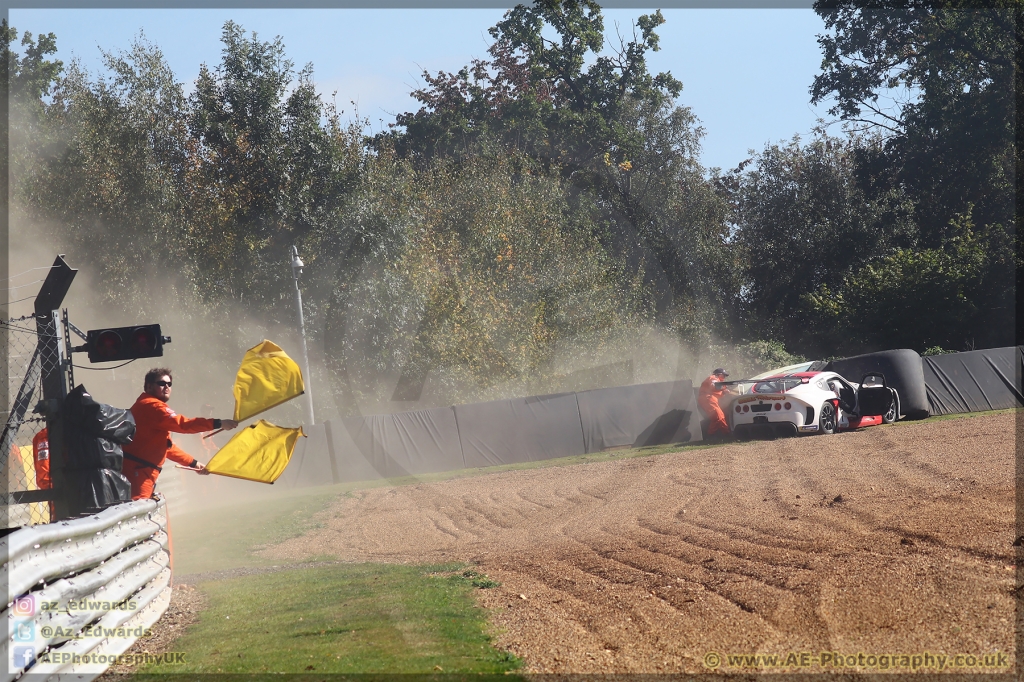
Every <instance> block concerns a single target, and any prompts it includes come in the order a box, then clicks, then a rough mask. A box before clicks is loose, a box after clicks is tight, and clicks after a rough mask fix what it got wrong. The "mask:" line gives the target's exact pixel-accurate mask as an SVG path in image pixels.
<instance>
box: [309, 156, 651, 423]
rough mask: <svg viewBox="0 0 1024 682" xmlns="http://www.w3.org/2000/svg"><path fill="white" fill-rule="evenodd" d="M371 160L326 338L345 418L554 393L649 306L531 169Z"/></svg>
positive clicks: (491, 161) (497, 160) (509, 164)
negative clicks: (356, 238) (405, 406)
mask: <svg viewBox="0 0 1024 682" xmlns="http://www.w3.org/2000/svg"><path fill="white" fill-rule="evenodd" d="M370 165H371V168H368V169H367V174H366V176H364V181H365V182H366V185H364V186H363V187H362V188H361V190H360V193H359V199H358V200H357V201H356V202H354V204H355V207H356V211H355V213H354V215H353V216H352V219H353V220H354V221H356V222H358V223H359V225H360V226H359V227H358V228H357V229H356V231H357V232H359V233H361V234H363V235H366V241H364V242H359V244H361V245H362V244H367V245H368V246H360V248H365V249H367V250H366V252H365V256H366V257H365V258H364V259H363V260H362V267H361V269H360V270H359V271H358V273H354V274H353V275H352V276H351V277H350V278H349V279H348V281H347V282H346V288H345V290H344V291H343V292H339V296H338V298H337V299H336V301H335V303H334V304H333V305H332V309H331V314H330V317H329V325H330V326H329V331H328V333H327V334H326V335H325V344H326V350H327V353H326V354H327V356H328V357H329V358H330V362H331V367H332V370H333V372H334V376H335V379H336V381H337V382H338V384H339V388H338V394H339V395H340V396H344V398H343V401H344V403H345V407H346V409H347V410H350V411H355V410H358V409H363V410H372V409H393V404H392V402H391V401H400V402H401V401H416V400H419V401H422V402H421V403H420V404H424V403H426V404H438V405H446V404H451V403H452V402H459V401H466V400H475V399H486V398H496V397H501V396H503V395H509V394H519V395H529V394H531V393H536V392H544V391H549V390H553V389H557V388H558V387H559V386H560V384H559V383H558V382H559V381H560V376H561V375H562V374H563V373H564V372H565V366H564V365H565V363H569V364H570V365H572V364H573V362H574V361H575V362H577V363H580V364H584V365H586V366H589V364H588V363H589V362H590V361H592V360H593V355H594V354H596V353H598V351H599V350H600V346H601V344H602V340H607V339H608V338H609V337H610V336H611V335H614V334H615V333H616V331H621V330H623V329H624V328H626V327H628V326H629V325H630V324H635V323H637V322H639V321H642V320H643V319H644V316H645V314H646V312H647V311H649V309H650V302H649V300H648V299H647V298H646V296H645V294H644V291H643V287H642V286H640V285H639V283H637V282H633V283H629V282H628V281H626V282H624V281H623V278H622V276H621V273H620V272H619V271H618V270H617V269H616V267H615V264H614V262H613V261H612V260H611V259H610V258H609V257H608V255H607V253H606V252H605V250H604V249H603V247H602V246H601V244H600V243H599V242H598V241H597V240H596V239H595V238H594V236H593V226H592V225H589V224H588V220H589V216H588V215H587V214H579V213H577V212H575V211H574V210H572V208H571V206H570V205H569V204H568V202H567V201H566V198H565V191H564V188H563V187H562V181H561V180H560V179H559V178H557V177H551V176H549V175H547V174H545V173H543V172H542V169H541V168H540V165H539V164H537V163H536V162H533V161H531V160H529V159H527V158H525V157H521V156H518V157H516V156H513V157H509V158H501V157H479V158H475V159H470V160H466V161H465V162H462V163H457V164H456V163H453V162H451V161H446V160H437V161H435V162H434V163H433V164H432V165H431V167H430V168H429V169H423V170H420V171H418V172H417V171H413V170H412V169H411V168H409V167H408V166H407V165H405V164H404V162H403V161H402V160H400V159H396V158H393V157H391V156H390V155H389V154H387V153H385V154H383V155H381V156H379V157H377V158H376V159H375V160H373V161H372V162H371V164H370ZM396 178H400V180H399V181H396ZM381 234H392V235H394V236H391V237H389V238H387V239H379V238H375V237H374V235H381ZM373 244H377V246H374V245H373ZM556 360H558V361H556ZM560 363H561V364H560Z"/></svg>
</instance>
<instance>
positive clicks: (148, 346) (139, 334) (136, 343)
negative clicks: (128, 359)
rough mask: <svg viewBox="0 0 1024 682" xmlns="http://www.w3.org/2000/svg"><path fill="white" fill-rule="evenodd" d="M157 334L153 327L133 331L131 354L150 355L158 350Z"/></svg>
mask: <svg viewBox="0 0 1024 682" xmlns="http://www.w3.org/2000/svg"><path fill="white" fill-rule="evenodd" d="M156 344H157V338H156V332H155V331H154V330H153V328H152V327H139V328H138V329H133V330H132V336H131V352H132V355H136V354H139V353H150V352H152V351H154V350H156Z"/></svg>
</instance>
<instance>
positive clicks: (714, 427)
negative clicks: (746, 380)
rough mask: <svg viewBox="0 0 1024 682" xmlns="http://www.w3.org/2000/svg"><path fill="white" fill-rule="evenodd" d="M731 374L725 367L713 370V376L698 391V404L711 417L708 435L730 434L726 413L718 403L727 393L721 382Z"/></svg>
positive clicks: (720, 435) (722, 435) (723, 435)
mask: <svg viewBox="0 0 1024 682" xmlns="http://www.w3.org/2000/svg"><path fill="white" fill-rule="evenodd" d="M727 376H729V373H728V372H726V371H725V370H724V369H723V368H721V367H718V368H716V369H714V370H712V372H711V376H709V377H708V378H707V379H705V380H704V382H703V383H701V385H700V390H699V391H698V393H697V405H698V407H700V409H702V410H704V413H705V414H706V415H707V416H708V417H709V418H710V420H711V422H710V423H709V424H708V433H707V435H708V436H715V437H723V438H724V437H726V436H728V435H729V424H728V422H726V421H725V413H723V412H722V408H721V407H719V405H718V399H719V398H721V397H722V394H723V393H725V387H723V386H722V385H721V384H720V383H719V382H721V381H725V378H726V377H727Z"/></svg>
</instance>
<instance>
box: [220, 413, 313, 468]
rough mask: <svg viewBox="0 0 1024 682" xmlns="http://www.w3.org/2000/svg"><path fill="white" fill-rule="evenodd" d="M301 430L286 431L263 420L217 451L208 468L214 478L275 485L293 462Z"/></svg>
mask: <svg viewBox="0 0 1024 682" xmlns="http://www.w3.org/2000/svg"><path fill="white" fill-rule="evenodd" d="M305 435H306V434H304V433H302V429H301V428H297V429H286V428H284V427H281V426H275V425H273V424H271V423H270V422H266V421H264V420H262V419H261V420H259V421H258V422H256V423H255V424H253V425H252V426H247V427H245V428H244V429H241V430H240V431H239V432H238V433H237V434H235V436H234V437H233V438H232V439H231V440H229V441H228V443H227V445H225V446H224V447H222V448H221V449H220V450H218V451H217V454H216V455H214V456H213V459H211V460H210V463H209V464H207V465H206V468H207V469H208V470H209V472H210V473H211V474H220V475H221V476H231V477H232V478H244V479H246V480H248V481H258V482H260V483H273V482H274V481H276V480H277V477H278V476H280V475H281V474H282V473H283V472H284V469H285V467H286V466H288V462H289V461H291V458H292V452H294V450H295V442H296V441H297V440H298V438H299V436H305Z"/></svg>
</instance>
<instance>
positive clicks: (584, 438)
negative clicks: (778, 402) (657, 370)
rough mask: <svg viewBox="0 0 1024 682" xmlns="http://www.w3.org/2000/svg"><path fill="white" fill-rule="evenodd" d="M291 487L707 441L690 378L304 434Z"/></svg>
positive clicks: (392, 417) (400, 416)
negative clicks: (701, 426) (623, 448)
mask: <svg viewBox="0 0 1024 682" xmlns="http://www.w3.org/2000/svg"><path fill="white" fill-rule="evenodd" d="M304 431H305V432H306V434H307V436H308V437H307V438H304V439H300V441H299V443H298V444H297V445H296V447H295V452H294V454H293V455H292V461H291V463H290V464H289V465H288V468H287V469H286V470H285V473H284V474H283V475H282V477H281V480H280V485H282V486H283V487H305V486H313V485H330V484H332V483H340V482H343V481H368V480H374V479H379V478H396V477H401V476H413V475H420V474H428V473H436V472H441V471H455V470H458V469H467V468H476V467H487V466H495V465H499V464H517V463H523V462H533V461H539V460H545V459H556V458H559V457H569V456H572V455H581V454H584V453H590V452H600V451H601V450H605V449H608V448H612V447H618V446H624V445H625V446H634V447H641V446H645V445H658V444H662V443H685V442H697V441H700V440H701V439H702V434H701V429H700V424H699V416H698V415H697V411H696V404H695V401H694V398H693V384H692V382H690V381H689V380H684V381H664V382H659V383H654V384H640V385H636V386H619V387H615V388H605V389H598V390H594V391H584V392H582V393H561V394H556V395H546V396H533V397H530V398H514V399H511V400H495V401H491V402H486V403H473V404H469V405H456V406H455V407H439V408H433V409H429V410H415V411H411V412H399V413H397V414H377V415H366V416H360V417H348V418H345V419H342V420H337V421H332V422H327V423H325V424H319V425H317V426H313V427H309V428H305V429H304Z"/></svg>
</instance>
